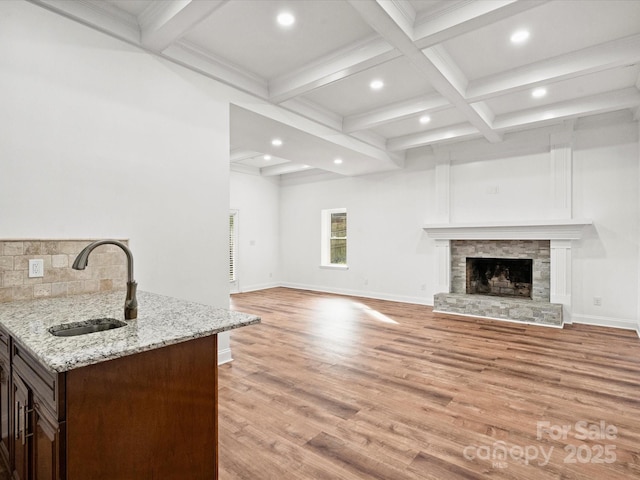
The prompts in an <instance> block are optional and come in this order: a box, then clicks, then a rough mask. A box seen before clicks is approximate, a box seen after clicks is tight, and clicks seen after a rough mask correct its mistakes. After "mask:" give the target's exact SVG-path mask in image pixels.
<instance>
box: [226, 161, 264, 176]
mask: <svg viewBox="0 0 640 480" xmlns="http://www.w3.org/2000/svg"><path fill="white" fill-rule="evenodd" d="M229 169H230V170H231V171H232V172H238V173H245V174H249V175H260V169H259V168H258V167H252V166H251V165H243V164H241V163H232V164H231V165H229Z"/></svg>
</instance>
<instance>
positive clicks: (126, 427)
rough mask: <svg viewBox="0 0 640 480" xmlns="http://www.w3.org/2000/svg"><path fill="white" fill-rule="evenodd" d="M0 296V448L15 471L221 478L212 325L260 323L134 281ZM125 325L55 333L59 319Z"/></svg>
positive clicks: (95, 478) (26, 474) (75, 479)
mask: <svg viewBox="0 0 640 480" xmlns="http://www.w3.org/2000/svg"><path fill="white" fill-rule="evenodd" d="M122 300H123V293H122V292H111V293H103V294H88V295H75V296H68V297H61V298H51V299H44V300H30V301H17V302H10V303H5V304H0V431H1V434H2V435H1V441H0V454H2V455H1V456H2V458H3V460H4V461H5V463H7V465H8V466H9V467H10V471H12V474H13V478H15V479H21V480H26V479H39V480H40V479H47V480H49V479H56V480H57V479H61V480H88V479H91V480H100V479H105V480H106V479H109V480H120V479H121V480H128V479H131V480H133V479H156V478H157V479H167V480H168V479H184V478H189V479H190V480H199V479H203V480H204V479H207V480H212V479H216V478H217V463H218V459H217V333H220V332H223V331H226V330H231V329H234V328H239V327H242V326H246V325H251V324H254V323H258V322H259V321H260V319H259V317H256V316H255V315H248V314H243V313H240V312H231V311H228V310H224V309H217V308H213V307H210V306H206V305H202V304H198V303H193V302H188V301H184V300H179V299H176V298H172V297H167V296H162V295H156V294H152V293H148V292H138V301H139V304H140V309H139V314H138V318H137V319H135V320H127V321H124V320H123V312H122ZM103 318H111V319H116V320H120V321H124V323H125V325H124V326H122V327H120V328H113V329H109V330H105V331H100V332H94V333H87V334H83V335H78V336H56V335H54V334H52V333H51V331H57V330H58V329H59V327H58V328H55V327H57V326H59V325H61V324H70V323H78V324H79V325H82V324H84V323H87V322H89V321H91V320H95V319H103Z"/></svg>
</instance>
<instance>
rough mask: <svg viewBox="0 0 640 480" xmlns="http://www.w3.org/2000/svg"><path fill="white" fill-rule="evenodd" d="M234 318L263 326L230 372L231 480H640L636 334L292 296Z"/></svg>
mask: <svg viewBox="0 0 640 480" xmlns="http://www.w3.org/2000/svg"><path fill="white" fill-rule="evenodd" d="M232 308H234V309H237V310H241V311H246V312H251V313H256V314H258V315H261V316H262V324H260V325H254V326H249V327H246V328H241V329H238V330H234V331H233V332H232V333H231V347H232V351H233V357H234V361H233V362H232V363H230V364H227V365H224V366H221V367H220V372H219V373H220V378H219V386H220V402H219V416H220V426H219V443H220V478H221V480H239V479H245V480H269V479H273V480H276V479H277V480H288V479H313V480H323V479H326V480H329V479H331V480H337V479H344V480H355V479H363V480H364V479H367V480H368V479H380V480H394V479H402V480H413V479H437V480H446V479H484V478H492V479H493V478H495V479H518V480H520V479H524V480H528V479H531V480H546V479H560V478H562V479H576V480H581V479H584V480H586V479H597V480H604V479H606V480H615V479H632V478H633V479H638V478H640V453H639V450H640V339H638V337H637V335H636V334H635V332H631V331H624V330H615V329H607V328H599V327H591V326H585V325H573V326H568V327H565V328H564V329H562V330H561V329H553V328H548V327H547V328H545V327H534V326H527V325H520V324H515V323H508V322H498V321H490V320H478V319H470V318H466V317H454V316H444V315H437V314H433V313H432V311H431V308H430V307H425V306H418V305H410V304H402V303H394V302H387V301H379V300H370V299H362V298H355V297H346V296H337V295H330V294H321V293H313V292H305V291H300V290H292V289H284V288H275V289H270V290H264V291H260V292H253V293H246V294H238V295H233V296H232ZM545 422H546V423H545ZM577 422H585V424H584V426H586V427H587V428H588V431H589V435H590V436H592V437H595V436H597V437H598V438H592V439H588V438H587V439H585V440H583V439H581V438H580V437H581V436H583V434H584V433H585V432H584V429H583V428H582V427H583V424H580V423H578V424H577V425H576V423H577ZM562 426H570V428H571V430H569V431H568V432H566V435H564V437H563V436H562V434H561V433H560V432H561V430H560V429H561V428H562ZM601 426H604V427H605V428H604V429H603V430H604V431H601ZM614 429H615V431H614ZM539 430H540V431H539ZM555 434H557V435H555ZM552 437H556V438H555V439H554V438H552ZM603 437H604V438H603ZM607 437H608V438H607ZM614 437H615V438H614ZM505 452H506V455H505V457H504V458H502V457H501V456H500V454H503V453H505ZM572 453H575V455H573V454H572ZM546 456H549V459H547V457H546ZM494 457H495V458H494ZM534 457H535V458H534ZM572 462H573V463H572Z"/></svg>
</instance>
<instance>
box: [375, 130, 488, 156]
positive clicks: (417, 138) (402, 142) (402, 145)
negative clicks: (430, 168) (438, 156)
mask: <svg viewBox="0 0 640 480" xmlns="http://www.w3.org/2000/svg"><path fill="white" fill-rule="evenodd" d="M480 136H482V134H481V133H480V132H479V131H478V129H477V128H475V127H474V126H473V125H469V124H468V123H464V124H460V125H454V126H451V127H444V128H438V129H435V130H429V131H428V132H419V133H412V134H411V135H403V136H401V137H394V138H391V139H389V140H388V141H387V149H388V150H390V151H392V152H395V151H400V150H407V149H409V148H416V147H424V146H425V145H433V144H434V143H439V142H444V141H450V140H456V141H458V140H462V139H465V138H470V137H480Z"/></svg>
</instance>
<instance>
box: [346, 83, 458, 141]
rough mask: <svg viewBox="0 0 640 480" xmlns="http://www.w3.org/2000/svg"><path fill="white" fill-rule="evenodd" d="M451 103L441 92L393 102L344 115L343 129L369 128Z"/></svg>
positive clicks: (431, 110)
mask: <svg viewBox="0 0 640 480" xmlns="http://www.w3.org/2000/svg"><path fill="white" fill-rule="evenodd" d="M450 105H451V104H450V103H449V101H448V100H447V99H446V98H444V97H443V96H442V95H440V94H439V93H434V94H433V95H428V96H423V97H418V98H412V99H411V100H405V101H402V102H397V103H393V104H391V105H386V106H384V107H382V108H377V109H375V110H371V111H369V112H365V113H361V114H358V115H349V116H347V117H344V121H343V123H342V130H343V131H344V132H346V133H352V132H357V131H361V130H367V129H369V128H374V127H377V126H380V125H384V124H386V123H389V122H393V121H396V120H401V119H403V118H407V117H410V116H412V115H417V114H419V113H423V112H433V111H437V110H441V109H443V108H446V107H448V106H450Z"/></svg>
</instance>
